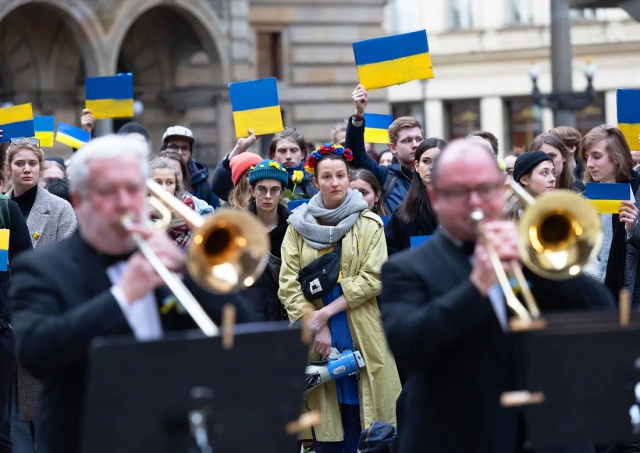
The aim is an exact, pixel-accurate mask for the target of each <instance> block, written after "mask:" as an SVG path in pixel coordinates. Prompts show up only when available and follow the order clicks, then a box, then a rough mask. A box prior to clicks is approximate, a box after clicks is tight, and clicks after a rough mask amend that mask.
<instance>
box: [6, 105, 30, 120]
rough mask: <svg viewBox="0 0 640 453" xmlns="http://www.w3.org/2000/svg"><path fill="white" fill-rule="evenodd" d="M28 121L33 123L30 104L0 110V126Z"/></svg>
mask: <svg viewBox="0 0 640 453" xmlns="http://www.w3.org/2000/svg"><path fill="white" fill-rule="evenodd" d="M29 120H32V121H33V109H32V108H31V104H20V105H14V106H13V107H6V108H3V109H0V124H11V123H18V122H20V121H29Z"/></svg>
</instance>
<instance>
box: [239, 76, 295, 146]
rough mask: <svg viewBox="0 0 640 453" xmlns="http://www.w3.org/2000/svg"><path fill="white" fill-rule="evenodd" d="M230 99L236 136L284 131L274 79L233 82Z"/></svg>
mask: <svg viewBox="0 0 640 453" xmlns="http://www.w3.org/2000/svg"><path fill="white" fill-rule="evenodd" d="M229 96H230V98H231V110H232V111H233V122H234V123H235V127H236V137H238V138H239V137H248V136H249V132H248V131H247V129H252V130H253V131H254V132H255V134H256V135H264V134H275V133H276V132H282V130H283V129H284V127H283V126H282V113H281V112H280V101H279V100H278V85H277V84H276V79H275V78H274V77H269V78H266V79H258V80H248V81H246V82H234V83H231V84H229Z"/></svg>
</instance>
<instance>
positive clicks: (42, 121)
mask: <svg viewBox="0 0 640 453" xmlns="http://www.w3.org/2000/svg"><path fill="white" fill-rule="evenodd" d="M33 126H34V129H35V131H36V133H35V137H36V138H37V139H38V140H40V147H41V148H43V147H45V148H47V147H52V146H53V138H54V137H53V136H54V135H55V131H56V119H55V117H53V116H34V117H33Z"/></svg>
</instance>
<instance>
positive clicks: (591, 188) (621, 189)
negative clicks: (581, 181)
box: [586, 182, 631, 200]
mask: <svg viewBox="0 0 640 453" xmlns="http://www.w3.org/2000/svg"><path fill="white" fill-rule="evenodd" d="M630 193H631V186H630V185H629V184H624V183H623V184H607V183H597V182H589V183H587V192H586V195H587V198H588V199H590V200H628V199H629V197H630Z"/></svg>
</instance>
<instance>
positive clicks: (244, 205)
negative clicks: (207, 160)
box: [228, 153, 262, 211]
mask: <svg viewBox="0 0 640 453" xmlns="http://www.w3.org/2000/svg"><path fill="white" fill-rule="evenodd" d="M260 162H262V157H260V156H258V155H257V154H254V153H242V154H238V155H237V156H235V157H234V158H233V159H231V162H230V163H229V166H230V168H231V181H232V182H233V186H234V187H233V190H232V191H231V192H229V201H228V205H229V206H230V207H232V208H235V209H242V210H243V211H246V210H248V209H249V206H250V204H251V187H250V186H249V180H248V175H249V170H251V167H254V166H255V165H257V164H258V163H260Z"/></svg>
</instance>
